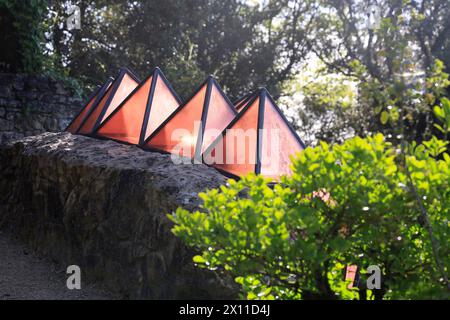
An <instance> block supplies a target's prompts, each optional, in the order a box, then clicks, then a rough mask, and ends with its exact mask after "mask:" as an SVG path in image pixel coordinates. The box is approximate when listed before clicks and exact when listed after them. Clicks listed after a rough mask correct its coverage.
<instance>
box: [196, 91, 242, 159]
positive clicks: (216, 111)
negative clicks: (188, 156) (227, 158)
mask: <svg viewBox="0 0 450 320" xmlns="http://www.w3.org/2000/svg"><path fill="white" fill-rule="evenodd" d="M232 108H233V106H231V105H230V104H229V102H228V101H226V100H225V98H224V97H223V95H222V94H221V92H220V91H219V89H218V88H217V87H216V86H215V85H214V84H213V85H212V88H211V97H210V102H209V107H208V114H207V118H206V123H205V130H204V132H203V143H202V149H201V152H202V153H203V151H205V150H206V148H207V147H209V145H210V144H211V143H212V142H213V141H214V140H216V138H217V137H218V136H219V135H220V134H221V132H222V131H223V130H224V129H225V128H226V127H227V126H228V125H229V124H230V122H231V120H233V119H234V117H235V113H234V112H233V109H232Z"/></svg>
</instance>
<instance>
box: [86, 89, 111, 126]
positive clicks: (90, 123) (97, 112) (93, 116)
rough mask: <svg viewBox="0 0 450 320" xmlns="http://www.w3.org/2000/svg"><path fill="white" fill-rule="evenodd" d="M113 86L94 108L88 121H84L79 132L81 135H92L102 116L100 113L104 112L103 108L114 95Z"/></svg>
mask: <svg viewBox="0 0 450 320" xmlns="http://www.w3.org/2000/svg"><path fill="white" fill-rule="evenodd" d="M112 89H113V86H110V87H109V88H108V90H107V91H106V93H105V94H104V95H103V97H102V98H101V100H100V102H99V103H98V104H97V105H96V106H95V107H94V110H92V112H91V113H90V114H89V115H88V117H87V119H86V120H85V121H84V123H83V125H82V126H81V128H80V130H79V131H78V132H79V133H81V134H90V133H91V132H92V130H93V129H94V126H95V123H96V121H97V119H98V117H99V116H100V113H101V112H102V110H103V107H104V106H105V103H106V101H108V99H109V96H110V95H111V93H112Z"/></svg>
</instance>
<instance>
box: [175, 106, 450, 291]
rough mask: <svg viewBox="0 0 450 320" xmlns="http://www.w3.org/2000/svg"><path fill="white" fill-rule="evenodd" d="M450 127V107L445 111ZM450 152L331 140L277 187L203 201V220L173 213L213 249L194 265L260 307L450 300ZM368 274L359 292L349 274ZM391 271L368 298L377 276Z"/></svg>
mask: <svg viewBox="0 0 450 320" xmlns="http://www.w3.org/2000/svg"><path fill="white" fill-rule="evenodd" d="M436 111H437V114H438V115H439V117H440V118H441V119H442V120H443V123H444V124H443V127H442V126H439V127H440V128H441V129H442V130H444V131H449V130H450V129H449V128H450V126H449V124H450V122H449V121H450V102H449V101H448V100H446V99H444V100H443V106H442V107H436ZM447 144H448V143H447V142H445V141H442V140H439V139H437V138H436V137H433V139H431V140H430V141H425V142H424V143H423V144H420V145H417V144H415V143H413V144H408V145H404V150H402V149H403V148H402V149H399V148H400V147H399V146H393V145H392V144H391V143H390V142H388V141H386V139H385V138H384V137H383V135H382V134H377V135H374V136H369V137H367V138H364V139H363V138H360V137H355V138H352V139H349V140H347V141H345V142H344V143H343V144H340V145H339V144H335V145H332V146H330V145H328V144H327V143H325V142H321V143H320V145H319V146H317V147H315V148H307V149H306V150H304V151H303V152H302V153H300V154H299V155H298V156H297V157H296V158H295V159H294V161H293V174H292V176H290V177H283V179H282V181H281V183H280V184H277V185H275V186H274V187H273V188H271V187H269V186H268V184H267V182H268V181H266V180H264V179H263V178H262V177H260V176H254V175H250V176H247V177H245V178H244V179H242V180H240V181H238V182H235V181H233V180H230V181H229V182H228V185H227V186H223V187H221V188H220V189H214V190H209V191H207V192H206V193H202V194H200V197H201V198H202V199H203V207H202V210H201V211H196V212H193V213H191V212H188V211H186V210H184V209H181V208H179V209H178V210H177V211H176V213H174V214H173V215H169V217H170V218H171V219H172V220H173V221H174V222H175V224H176V225H175V227H174V229H173V231H174V233H175V234H176V235H178V236H180V237H181V238H182V239H183V240H185V241H186V242H187V243H188V244H189V245H191V246H194V247H195V248H197V249H198V250H200V251H201V255H198V256H195V257H194V262H195V263H196V264H197V265H199V266H201V267H205V268H208V269H211V270H215V271H216V272H222V271H223V272H229V273H231V274H232V275H233V276H234V277H235V278H236V281H237V282H238V283H240V284H241V285H242V290H243V293H244V297H245V298H248V299H273V298H276V299H311V298H328V299H333V298H343V299H355V298H358V299H367V298H377V299H381V298H385V299H396V298H448V293H449V286H448V279H447V274H448V271H449V270H448V268H449V266H450V259H449V257H450V255H449V253H450V252H449V249H450V248H449V247H448V227H449V218H450V156H449V153H448V151H447V148H446V146H447ZM348 265H357V266H358V267H359V268H360V272H361V275H362V277H361V279H362V281H360V282H359V286H358V287H356V288H354V289H348V288H347V283H346V282H345V281H344V278H343V273H344V268H345V266H348ZM371 265H377V266H379V267H380V269H381V271H382V275H383V276H382V287H381V289H380V290H375V289H374V290H367V288H366V286H365V281H364V280H365V272H366V271H365V270H366V269H367V268H368V267H369V266H371Z"/></svg>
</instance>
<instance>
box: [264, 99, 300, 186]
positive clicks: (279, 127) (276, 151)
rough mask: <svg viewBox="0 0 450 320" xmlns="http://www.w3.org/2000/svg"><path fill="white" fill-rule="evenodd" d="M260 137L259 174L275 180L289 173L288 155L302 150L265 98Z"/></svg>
mask: <svg viewBox="0 0 450 320" xmlns="http://www.w3.org/2000/svg"><path fill="white" fill-rule="evenodd" d="M261 131H262V132H260V137H262V150H261V174H262V175H264V176H265V177H268V178H274V179H277V178H279V177H280V176H281V175H287V174H290V173H291V169H290V165H291V160H290V157H289V156H290V155H295V154H296V153H297V152H300V151H302V150H303V148H302V146H301V144H300V143H299V142H298V140H297V138H296V136H295V135H294V134H293V133H292V131H291V130H290V129H289V127H288V124H287V123H286V122H285V121H284V119H283V117H282V116H281V115H280V114H279V113H278V111H277V110H276V109H275V106H274V105H273V103H272V102H271V101H270V99H269V98H267V97H266V99H265V105H264V124H263V130H261Z"/></svg>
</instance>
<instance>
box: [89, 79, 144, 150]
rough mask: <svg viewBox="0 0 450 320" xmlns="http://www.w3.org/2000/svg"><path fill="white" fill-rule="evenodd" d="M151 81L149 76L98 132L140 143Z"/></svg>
mask: <svg viewBox="0 0 450 320" xmlns="http://www.w3.org/2000/svg"><path fill="white" fill-rule="evenodd" d="M151 83H152V77H149V78H148V79H147V80H146V81H145V83H144V84H143V85H142V86H141V87H140V88H139V90H137V91H136V92H135V93H134V94H133V95H132V96H131V97H130V98H129V99H128V100H127V101H126V102H125V103H123V104H122V105H120V106H119V108H120V109H118V110H117V112H115V113H114V115H112V116H111V118H109V119H108V120H107V121H105V122H104V124H103V125H102V126H101V127H100V128H99V129H98V131H97V134H98V135H100V136H103V137H107V138H112V139H115V140H120V141H124V142H128V143H131V144H138V143H139V137H140V133H141V129H142V121H143V119H144V114H145V110H146V107H147V100H148V95H149V92H150V86H151Z"/></svg>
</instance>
